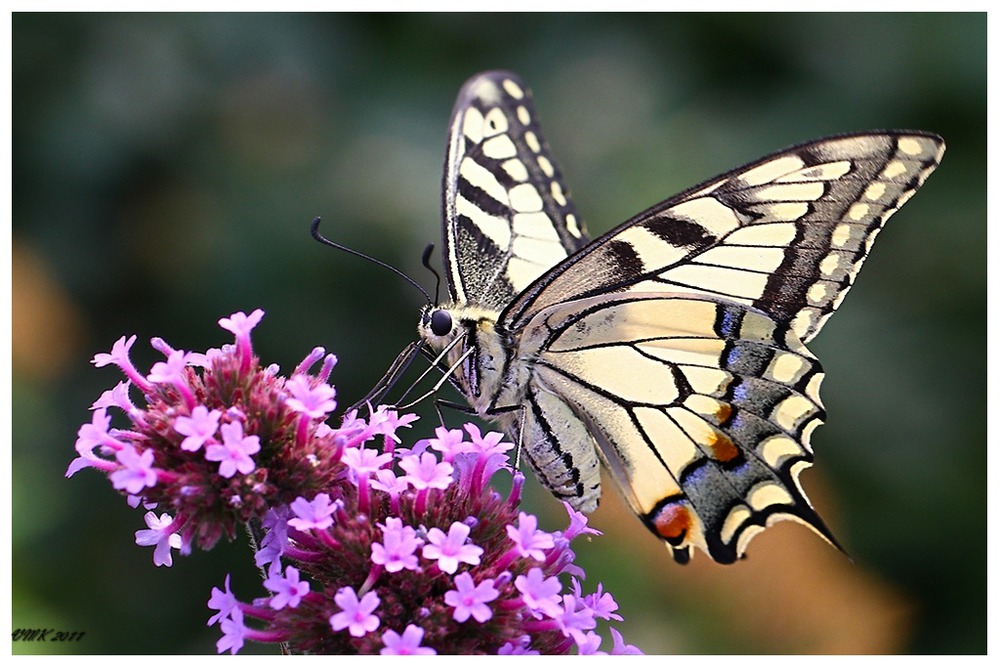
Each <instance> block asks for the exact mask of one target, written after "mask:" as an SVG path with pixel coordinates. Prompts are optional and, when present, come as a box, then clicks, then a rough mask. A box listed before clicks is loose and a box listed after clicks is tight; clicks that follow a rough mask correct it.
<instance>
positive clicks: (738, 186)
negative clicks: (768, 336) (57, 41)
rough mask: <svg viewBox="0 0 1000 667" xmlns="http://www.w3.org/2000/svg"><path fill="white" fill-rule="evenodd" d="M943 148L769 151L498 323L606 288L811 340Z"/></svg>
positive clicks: (522, 299) (561, 270)
mask: <svg viewBox="0 0 1000 667" xmlns="http://www.w3.org/2000/svg"><path fill="white" fill-rule="evenodd" d="M943 151H944V143H943V142H942V141H941V139H940V137H937V136H935V135H931V134H920V133H912V132H909V133H889V132H887V133H880V134H858V135H848V136H842V137H832V138H830V139H822V140H819V141H814V142H811V143H808V144H803V145H801V146H797V147H794V148H791V149H787V150H785V151H782V152H780V153H775V154H774V155H771V156H769V157H766V158H764V159H763V160H760V161H758V162H755V163H752V164H749V165H747V166H745V167H742V168H740V169H736V170H734V171H732V172H730V173H728V174H726V175H724V176H721V177H719V178H716V179H713V180H711V181H709V182H708V183H706V184H703V185H701V186H698V187H696V188H693V189H691V190H689V191H688V192H686V193H684V194H681V195H678V196H677V197H674V198H672V199H669V200H667V201H665V202H663V203H661V204H658V205H656V206H654V207H653V208H651V209H649V210H647V211H645V212H643V213H641V214H639V215H638V216H636V217H635V218H633V219H631V220H629V221H628V222H626V223H624V224H623V225H621V226H619V227H617V228H615V229H613V230H612V231H610V232H608V233H607V234H605V235H603V236H601V237H600V238H599V239H597V240H596V241H595V242H594V243H593V244H591V245H590V246H589V247H588V248H587V249H585V250H584V251H582V252H580V253H577V254H576V255H575V256H574V257H573V258H571V259H570V260H568V261H566V262H564V263H562V264H561V265H559V266H558V267H557V268H556V269H555V270H553V271H552V272H551V273H549V274H548V275H546V276H545V277H543V278H542V279H541V280H539V281H538V283H536V284H535V285H533V286H532V287H531V288H530V289H528V290H526V291H525V292H523V293H522V294H521V295H520V296H519V297H518V299H517V300H516V301H514V302H513V303H512V304H511V305H510V307H509V308H508V310H507V311H506V312H505V314H504V316H503V318H502V321H503V322H504V323H505V325H507V326H510V327H512V328H517V327H518V326H521V325H523V323H524V322H526V321H527V319H529V318H530V317H531V315H532V313H534V312H536V311H538V310H540V309H542V308H545V307H546V306H549V305H552V304H554V303H560V302H563V301H567V300H571V299H578V298H586V297H589V296H594V295H598V294H604V293H609V292H621V291H631V292H662V293H695V294H703V295H706V296H710V297H714V298H721V299H728V300H731V301H734V302H736V303H742V304H745V305H748V306H753V307H754V308H757V309H759V310H761V311H763V312H765V313H767V314H768V315H770V316H771V317H772V318H774V319H775V320H777V321H779V322H788V323H790V324H791V325H792V328H793V330H794V331H795V333H796V334H797V335H798V336H799V337H800V338H801V339H802V340H803V341H805V342H808V341H809V340H810V339H811V338H812V337H813V336H815V335H816V333H817V332H818V331H819V329H820V328H821V327H822V325H823V323H824V322H825V321H826V319H827V317H829V315H830V313H832V312H833V310H834V309H836V307H837V306H839V305H840V302H841V300H842V299H843V297H844V295H845V294H846V292H847V290H848V289H849V288H850V286H851V284H852V283H853V281H854V278H855V276H856V275H857V272H858V270H859V269H860V268H861V264H862V262H863V261H864V259H865V258H866V257H867V255H868V251H869V249H870V248H871V244H872V242H873V241H874V239H875V236H876V235H877V234H878V232H879V230H880V229H881V228H882V225H883V224H884V223H885V221H886V220H887V219H888V217H889V216H890V215H892V214H893V213H894V212H895V211H896V210H897V209H898V208H899V207H900V206H902V205H903V203H904V202H905V201H906V200H907V199H909V197H910V196H911V195H912V194H913V193H914V192H915V191H916V189H917V188H918V187H920V185H921V184H922V183H923V182H924V180H925V179H926V178H927V177H928V176H929V175H930V173H931V172H932V171H933V170H934V168H935V167H936V166H937V164H938V162H939V161H940V158H941V154H942V153H943Z"/></svg>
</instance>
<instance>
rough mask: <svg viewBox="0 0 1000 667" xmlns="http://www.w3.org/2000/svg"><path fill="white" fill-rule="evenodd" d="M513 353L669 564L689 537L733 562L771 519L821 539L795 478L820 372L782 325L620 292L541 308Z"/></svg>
mask: <svg viewBox="0 0 1000 667" xmlns="http://www.w3.org/2000/svg"><path fill="white" fill-rule="evenodd" d="M519 349H520V352H521V353H522V354H534V355H537V363H536V364H535V369H534V377H535V380H534V384H535V389H534V390H533V391H535V392H540V393H546V392H547V393H552V394H557V395H558V397H559V399H560V400H561V401H564V402H565V403H566V404H567V405H568V406H569V411H570V412H571V413H572V414H573V415H576V417H577V420H578V423H579V424H581V428H580V431H581V432H579V433H576V434H575V435H576V437H584V438H587V439H588V440H590V441H591V442H594V443H595V444H596V451H598V452H599V453H600V456H601V459H602V461H603V462H604V464H605V466H606V468H607V469H608V470H609V471H610V472H611V477H612V479H613V480H614V481H615V483H616V486H618V487H619V489H620V491H621V492H622V495H623V496H624V497H625V498H626V499H627V500H628V502H629V504H630V505H631V507H632V509H633V510H634V511H635V512H636V514H637V515H639V516H640V517H641V518H642V519H643V521H644V522H645V523H646V524H647V526H648V527H649V528H650V529H651V530H652V531H653V532H654V533H656V534H657V535H658V536H660V537H661V538H663V539H664V540H666V541H667V542H668V543H669V544H670V545H671V546H672V547H673V548H674V550H675V553H676V554H677V557H678V558H680V559H683V558H684V557H685V556H686V554H687V551H688V548H689V547H690V546H691V545H697V546H699V547H701V548H703V549H705V550H706V551H707V552H708V553H710V554H711V555H712V557H713V558H715V559H716V560H717V561H719V562H732V561H733V560H735V559H736V558H737V557H738V556H739V555H740V554H741V553H742V551H743V548H744V547H745V544H746V542H747V541H748V540H749V538H750V537H751V536H752V535H753V534H754V533H755V532H757V531H759V530H760V529H761V528H762V527H763V526H765V525H768V524H769V523H772V522H774V521H776V520H778V519H783V518H794V519H798V520H800V521H802V522H803V523H806V524H807V525H810V526H812V527H813V528H814V529H816V530H817V531H818V532H819V533H821V534H822V535H824V536H825V537H827V538H828V539H830V540H831V541H833V538H832V536H831V535H830V533H829V531H828V530H827V529H826V528H825V527H824V526H823V524H822V522H821V521H820V520H819V517H818V516H817V515H816V514H815V512H814V511H813V510H812V508H811V507H810V505H809V503H808V501H807V500H806V498H805V495H804V494H803V492H802V490H801V488H800V487H799V484H798V475H799V473H800V472H801V471H802V470H803V469H804V468H805V467H807V466H809V465H810V464H811V463H812V450H811V448H810V446H809V437H810V434H811V433H812V431H813V430H814V429H815V428H816V427H817V426H818V425H819V424H820V423H821V422H822V420H823V418H824V412H823V407H822V404H821V402H820V399H819V385H820V382H821V381H822V377H823V375H822V370H821V368H820V366H819V362H818V361H816V359H815V358H814V357H813V356H812V355H811V354H810V353H809V351H808V350H806V348H805V346H804V345H802V343H801V342H800V341H799V340H798V338H797V337H796V336H795V335H794V334H793V333H792V332H791V331H789V330H788V328H787V327H784V326H781V325H779V324H777V323H775V322H774V321H773V320H771V319H770V318H769V317H768V316H767V315H765V314H764V313H761V312H759V311H755V310H752V309H750V308H747V307H744V306H741V305H739V304H735V303H731V302H726V301H718V300H710V299H706V298H701V297H695V296H692V295H685V296H666V295H657V294H637V295H630V294H619V295H615V296H611V297H597V298H589V299H582V300H576V301H571V302H567V303H564V304H559V305H556V306H552V307H550V308H547V309H545V310H544V311H542V312H540V313H538V314H537V315H536V316H535V317H534V318H533V319H532V321H531V323H530V324H529V325H528V326H527V327H526V329H525V331H524V334H523V337H522V340H521V344H520V348H519ZM623 369H626V371H625V372H623ZM531 404H532V405H533V406H534V403H533V402H531ZM553 414H556V413H553ZM562 421H566V420H562ZM588 434H589V436H588ZM526 453H527V454H528V455H529V456H531V455H532V453H531V451H530V450H526ZM535 466H536V467H538V468H545V466H544V465H539V463H538V462H537V461H536V462H535ZM550 466H551V463H550ZM544 479H545V478H544V477H543V481H544ZM587 509H592V507H591V508H587Z"/></svg>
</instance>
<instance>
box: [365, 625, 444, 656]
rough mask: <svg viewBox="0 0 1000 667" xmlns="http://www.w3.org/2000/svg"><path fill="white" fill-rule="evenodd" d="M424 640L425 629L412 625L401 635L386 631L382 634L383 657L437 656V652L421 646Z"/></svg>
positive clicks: (393, 631) (381, 652)
mask: <svg viewBox="0 0 1000 667" xmlns="http://www.w3.org/2000/svg"><path fill="white" fill-rule="evenodd" d="M423 638H424V629H423V628H421V627H417V626H416V625H413V624H412V623H411V624H409V625H407V626H406V629H405V630H403V634H402V635H400V634H399V633H398V632H396V631H395V630H386V631H385V632H384V633H382V644H383V645H384V648H382V650H381V651H379V653H380V654H381V655H437V651H435V650H434V649H432V648H429V647H427V646H421V645H420V642H421V641H422V640H423Z"/></svg>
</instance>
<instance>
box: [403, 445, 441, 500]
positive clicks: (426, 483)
mask: <svg viewBox="0 0 1000 667" xmlns="http://www.w3.org/2000/svg"><path fill="white" fill-rule="evenodd" d="M399 467H400V468H402V469H403V470H405V471H406V473H407V474H406V475H405V476H404V477H403V479H405V480H406V481H407V482H409V483H410V485H411V486H412V487H413V488H415V489H417V490H418V491H422V490H423V489H447V488H448V485H449V484H451V473H452V471H453V470H454V468H452V465H451V464H450V463H447V462H441V463H438V460H437V457H436V456H434V455H433V454H431V453H430V452H424V453H423V454H421V455H420V457H419V458H418V457H416V456H407V457H405V458H403V460H402V461H400V462H399Z"/></svg>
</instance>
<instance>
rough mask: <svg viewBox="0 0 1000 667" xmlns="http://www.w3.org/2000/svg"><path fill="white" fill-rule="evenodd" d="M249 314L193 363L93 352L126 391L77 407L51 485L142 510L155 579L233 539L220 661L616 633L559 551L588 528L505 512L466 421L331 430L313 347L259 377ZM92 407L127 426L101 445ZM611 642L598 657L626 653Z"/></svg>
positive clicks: (498, 443)
mask: <svg viewBox="0 0 1000 667" xmlns="http://www.w3.org/2000/svg"><path fill="white" fill-rule="evenodd" d="M262 315H263V313H262V312H261V311H259V310H257V311H254V312H253V313H251V314H250V315H249V316H247V315H244V314H243V313H236V314H235V315H233V316H232V317H229V318H223V319H222V320H220V322H219V323H220V325H221V326H222V327H223V328H225V329H227V330H229V331H230V332H232V333H233V334H234V335H235V342H234V343H233V344H231V345H227V346H223V347H222V348H221V349H219V350H210V351H209V352H208V353H206V354H197V353H187V352H183V351H180V350H174V349H173V348H171V347H170V346H169V345H167V344H166V343H165V342H163V341H162V340H160V339H153V341H152V344H153V347H154V348H156V349H157V350H158V351H160V352H161V353H163V354H164V356H165V357H166V361H163V362H158V363H156V364H154V366H153V368H152V369H151V372H150V373H148V374H146V375H143V374H141V373H140V372H139V371H138V370H137V369H136V368H135V366H134V365H133V364H132V362H131V361H130V359H129V350H130V348H131V347H132V345H133V344H134V342H135V337H134V336H133V337H131V338H130V339H125V338H122V339H120V340H119V341H118V342H117V343H116V344H115V346H114V348H113V349H112V351H111V353H110V354H99V355H96V356H95V358H94V363H95V365H97V366H104V365H108V364H114V365H116V366H118V367H119V368H120V369H121V370H122V372H123V373H124V374H125V376H126V378H127V380H126V382H123V383H121V384H119V385H118V386H117V387H115V388H114V389H112V390H110V391H108V392H106V393H105V394H104V396H102V397H101V399H100V400H98V401H97V402H96V403H95V404H94V406H93V409H94V415H93V419H92V420H91V423H89V424H85V425H84V426H82V427H81V428H80V431H79V434H78V435H79V437H78V439H77V443H76V449H77V453H78V457H77V458H76V459H75V460H74V461H73V462H72V463H71V464H70V466H69V469H68V471H67V476H69V475H72V474H74V473H76V472H77V471H79V470H81V469H83V468H94V469H97V470H99V471H101V472H104V473H105V474H106V475H107V476H108V478H109V479H110V481H111V483H112V485H113V486H114V488H116V489H118V490H119V491H120V492H122V493H123V494H125V495H127V496H128V497H129V500H130V502H131V503H132V504H133V506H136V505H138V504H139V503H140V502H141V503H143V504H144V505H145V506H146V507H147V508H149V507H153V506H155V507H156V511H155V512H154V511H149V512H148V513H147V514H146V524H147V529H146V530H140V531H138V532H137V533H136V542H137V544H140V545H142V546H152V547H154V552H153V560H154V562H155V563H156V564H157V565H166V566H169V565H170V564H171V561H172V552H173V550H177V549H179V550H180V551H181V553H188V552H189V551H190V549H191V547H192V544H197V545H198V546H200V547H202V548H206V549H207V548H211V546H213V545H214V544H215V542H216V541H217V540H218V539H219V538H220V537H221V536H223V535H225V536H227V537H229V538H232V537H234V535H235V527H236V526H237V525H238V524H240V525H246V526H248V527H249V528H250V530H251V531H252V532H253V534H254V535H255V537H256V538H257V539H256V541H257V545H258V550H257V552H256V554H255V560H256V563H257V565H258V566H259V567H261V568H262V570H263V571H265V572H266V573H267V576H266V579H265V580H264V582H263V586H264V589H265V590H266V591H268V593H269V595H268V596H266V597H262V598H257V599H255V600H253V601H252V602H241V601H239V600H238V599H237V598H236V597H235V596H234V595H233V593H232V591H231V589H230V582H229V577H226V583H225V587H224V590H220V589H213V591H212V597H211V600H210V601H209V607H210V608H211V609H212V610H214V611H215V612H216V613H215V614H214V615H213V616H212V617H211V619H210V620H209V624H210V625H214V624H218V625H219V627H220V629H221V631H222V638H221V639H220V640H219V642H218V644H217V648H218V650H219V652H224V651H230V652H232V653H236V652H238V651H239V650H240V648H242V646H243V645H244V643H245V642H246V641H256V642H270V643H282V644H284V645H285V646H286V647H288V648H289V649H290V650H291V651H293V652H301V653H327V654H330V653H368V654H371V653H376V654H377V653H382V654H400V655H402V654H413V655H419V654H433V653H463V654H467V653H501V654H517V653H523V654H529V653H567V652H570V651H575V652H578V653H600V652H601V650H600V647H601V644H602V637H601V635H599V634H598V633H597V632H596V629H597V627H598V622H599V621H600V622H608V623H610V622H616V621H621V617H620V616H619V615H618V614H617V613H616V611H617V608H618V606H617V604H616V603H615V601H614V599H613V598H612V597H611V595H610V594H608V593H606V592H604V591H603V588H602V587H601V586H600V585H598V587H597V590H596V592H593V593H591V594H589V595H586V594H584V593H583V590H582V587H581V584H580V582H581V581H582V580H583V578H584V573H583V571H582V570H581V569H580V568H579V567H578V566H576V565H574V563H573V561H574V558H575V555H574V553H573V551H572V549H571V548H570V542H571V541H572V540H573V539H574V538H575V537H576V536H578V535H581V534H585V533H590V534H597V531H595V530H593V529H590V528H588V527H587V523H586V518H585V517H583V516H582V515H581V514H578V513H577V512H575V511H573V510H572V509H570V508H569V506H568V505H567V506H566V508H567V511H568V512H569V517H570V523H569V526H568V528H567V529H566V530H564V531H553V532H546V531H544V530H541V529H540V528H539V526H538V519H537V518H536V517H534V516H532V515H530V514H527V513H525V512H522V511H519V502H520V489H521V486H522V484H523V481H524V478H523V476H522V475H521V474H520V473H518V472H515V471H513V470H511V468H510V464H509V457H508V454H507V452H508V451H509V450H511V449H512V447H513V445H511V444H510V443H507V442H504V441H503V436H502V435H501V434H499V433H487V434H485V435H484V434H482V433H481V432H480V430H479V428H478V427H476V426H475V425H473V424H466V425H465V427H464V429H447V428H445V427H440V428H438V429H437V430H436V431H435V434H434V437H432V438H429V439H426V440H420V441H417V442H416V443H415V444H414V446H413V447H412V448H406V447H402V446H401V445H402V444H403V442H402V439H401V438H400V437H399V435H398V431H399V429H401V428H404V427H408V426H409V425H410V424H411V423H412V422H413V421H414V420H416V419H417V417H416V415H412V414H402V415H401V414H399V413H397V412H396V411H395V410H394V409H392V408H389V407H385V406H381V407H379V408H378V409H376V410H373V411H372V412H371V414H370V415H369V418H368V419H362V418H360V417H358V415H357V414H355V413H349V414H348V415H346V416H345V417H344V419H343V420H342V423H341V424H340V426H339V428H332V427H330V426H329V425H327V424H326V422H325V420H326V419H327V417H328V415H329V414H330V413H331V412H333V410H335V409H336V401H335V391H334V389H333V387H332V386H330V385H329V384H328V380H329V376H330V372H331V370H332V369H333V366H334V364H335V363H336V359H335V357H333V355H326V354H325V352H324V351H323V350H322V349H321V348H317V349H315V350H313V351H312V352H311V353H310V354H309V355H308V356H307V357H306V358H305V359H304V360H303V361H302V363H300V364H299V365H298V366H297V367H296V368H295V369H294V371H293V373H292V375H291V377H289V378H284V377H282V376H281V375H279V374H278V371H277V369H276V368H274V367H267V368H262V367H261V366H260V363H259V361H258V360H257V358H256V357H255V356H254V354H253V347H252V345H251V342H250V331H251V329H253V327H254V326H255V325H256V324H257V323H258V322H259V321H260V319H261V317H262ZM321 360H322V364H321V368H320V370H319V372H318V373H317V374H315V375H312V374H310V369H311V368H312V367H313V366H315V365H316V364H317V363H319V362H320V361H321ZM133 387H134V388H135V389H137V390H138V391H139V392H141V394H142V396H143V399H144V403H145V405H144V407H140V406H139V405H137V404H136V403H134V402H133V401H132V398H131V396H130V394H131V391H132V388H133ZM109 409H117V410H119V411H121V412H122V413H124V415H125V416H126V417H127V418H128V420H129V421H130V422H131V423H130V426H129V428H124V429H115V428H111V425H110V424H111V417H110V415H109V412H108V411H109ZM504 477H506V480H503V479H502V478H504ZM498 479H500V480H501V482H502V483H504V482H505V483H506V485H507V486H508V487H509V491H508V492H506V493H501V492H499V491H497V490H496V488H494V486H493V483H494V481H496V480H498ZM610 634H611V638H612V646H611V647H610V650H609V651H610V652H611V653H638V650H637V649H635V647H632V646H628V645H626V644H625V643H624V642H623V641H622V639H621V635H620V634H618V632H617V630H616V629H614V628H610Z"/></svg>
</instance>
